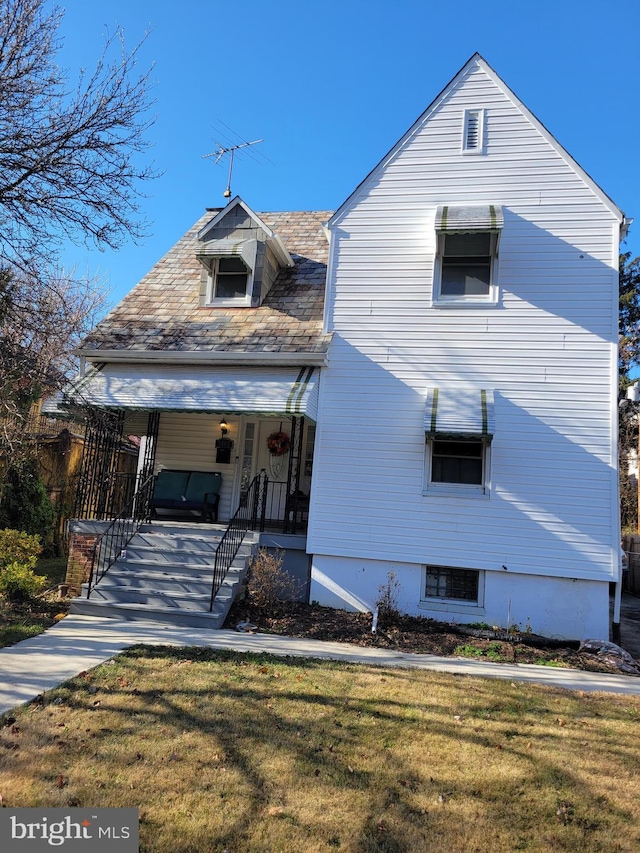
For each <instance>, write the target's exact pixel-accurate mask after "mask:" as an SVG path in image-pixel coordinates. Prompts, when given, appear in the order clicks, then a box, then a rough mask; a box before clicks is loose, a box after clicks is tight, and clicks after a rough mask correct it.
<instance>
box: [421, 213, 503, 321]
mask: <svg viewBox="0 0 640 853" xmlns="http://www.w3.org/2000/svg"><path fill="white" fill-rule="evenodd" d="M503 222H504V220H503V214H502V208H501V207H500V206H499V205H494V204H488V205H482V206H473V207H472V206H470V207H449V206H448V205H442V206H441V207H438V209H437V211H436V219H435V228H436V238H437V253H436V263H435V273H434V282H433V304H434V305H445V306H451V305H487V304H489V305H495V304H497V300H498V287H497V279H498V241H499V237H500V233H501V231H502V227H503Z"/></svg>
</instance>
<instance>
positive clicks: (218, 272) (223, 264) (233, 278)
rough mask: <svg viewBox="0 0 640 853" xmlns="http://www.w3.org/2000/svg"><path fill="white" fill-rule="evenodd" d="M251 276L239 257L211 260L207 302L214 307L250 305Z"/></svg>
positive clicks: (230, 256)
mask: <svg viewBox="0 0 640 853" xmlns="http://www.w3.org/2000/svg"><path fill="white" fill-rule="evenodd" d="M252 281H253V274H252V272H251V270H250V269H249V268H248V267H247V265H246V264H245V262H244V260H243V259H242V258H241V257H240V255H229V256H224V257H215V258H211V264H210V267H209V273H208V287H207V302H208V303H209V304H215V305H250V304H251V284H252Z"/></svg>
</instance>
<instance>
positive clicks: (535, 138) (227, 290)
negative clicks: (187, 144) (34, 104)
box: [69, 54, 627, 637]
mask: <svg viewBox="0 0 640 853" xmlns="http://www.w3.org/2000/svg"><path fill="white" fill-rule="evenodd" d="M327 220H328V226H327V227H326V228H325V227H324V223H327ZM626 225H627V223H626V220H625V218H624V216H623V214H622V213H621V212H620V210H619V209H618V208H617V207H616V205H615V204H614V203H613V202H612V201H611V200H610V199H609V198H608V197H607V195H606V194H605V193H604V192H603V191H602V190H601V189H600V188H599V187H598V186H597V185H596V184H595V183H594V181H593V180H592V179H591V178H590V177H589V176H588V175H587V174H586V173H585V172H584V171H583V170H582V169H581V168H580V166H578V164H577V163H576V162H575V161H574V160H573V159H572V158H571V156H570V155H569V154H568V153H567V152H566V151H565V150H564V149H563V148H562V147H561V146H560V145H559V143H558V142H556V140H555V139H554V138H553V137H552V136H551V135H550V134H549V132H548V131H547V130H546V129H545V128H544V127H543V126H542V125H541V124H540V122H539V121H538V120H537V119H536V118H535V117H534V116H533V115H532V114H531V113H530V112H529V111H528V110H527V109H526V107H524V106H523V105H522V103H521V102H520V101H519V100H518V98H517V97H516V96H515V95H514V94H513V92H511V90H510V89H509V88H508V87H507V86H506V84H505V83H504V82H503V81H502V80H501V79H500V78H499V77H498V76H497V75H496V73H495V72H494V71H493V70H492V69H491V68H490V67H489V66H488V65H487V63H486V62H485V61H484V60H483V59H482V58H481V57H480V56H478V55H477V54H476V55H475V56H473V57H472V58H471V59H470V60H469V62H468V63H467V64H466V65H465V66H464V67H463V68H462V70H461V71H460V72H459V73H458V74H457V75H456V77H455V78H454V79H453V80H452V81H451V83H450V84H449V85H448V86H447V87H446V88H445V89H444V90H443V92H441V94H440V95H438V97H437V98H436V100H435V101H434V102H433V103H432V104H431V106H430V107H429V108H428V109H427V110H426V112H425V113H424V114H423V115H422V116H421V117H420V118H419V119H418V121H417V122H416V123H415V124H414V125H413V127H412V128H411V129H410V130H409V131H408V132H407V133H406V134H405V136H404V137H403V138H402V139H401V140H400V141H399V142H398V143H397V145H396V146H395V147H394V148H393V149H392V150H391V151H390V152H389V154H388V155H387V156H386V157H385V158H384V159H383V160H382V161H381V163H380V164H379V165H378V166H377V167H376V168H375V169H374V170H373V171H372V172H371V174H370V175H369V176H368V177H367V178H366V179H365V180H364V181H363V182H362V183H361V184H360V186H359V187H358V188H357V189H356V190H355V192H354V193H353V195H351V196H350V197H349V198H348V199H347V201H346V202H345V203H344V204H343V205H342V207H340V209H339V210H338V211H337V212H336V213H335V214H333V216H331V214H330V213H328V212H319V213H270V214H267V213H259V214H256V213H254V212H253V211H252V210H251V209H250V208H249V207H248V206H247V205H246V204H245V203H244V202H243V201H242V200H241V199H239V198H236V199H234V200H233V201H231V202H230V203H229V205H228V206H227V207H226V208H224V209H223V210H221V211H217V210H216V211H209V212H208V213H207V214H206V215H205V216H203V217H202V218H201V219H200V221H199V222H198V223H197V224H196V226H195V227H194V228H193V229H192V230H191V231H189V232H188V234H187V235H186V236H185V237H184V238H183V239H182V240H181V241H180V242H179V243H178V244H177V245H176V246H175V247H174V248H173V249H172V250H171V251H170V252H169V253H168V255H167V256H166V257H165V258H163V259H162V260H161V261H160V262H159V263H158V264H157V265H156V267H154V268H153V270H151V272H150V273H149V274H148V275H147V276H146V277H145V278H144V279H143V280H142V281H141V282H140V283H139V284H138V285H137V286H136V287H135V288H134V290H133V291H132V292H131V293H130V294H129V295H128V296H127V297H126V298H125V299H124V300H123V302H122V303H121V304H120V305H119V306H118V307H117V308H116V309H115V310H114V311H113V312H112V313H111V314H110V315H109V316H108V317H107V318H106V319H105V320H104V321H103V322H102V323H101V324H100V325H99V326H98V327H97V329H96V330H95V331H94V332H93V333H92V334H91V335H90V336H89V338H88V339H87V340H86V342H85V344H84V347H83V352H82V355H83V356H84V358H85V359H86V361H87V362H88V363H89V366H88V369H87V371H86V373H85V376H84V377H83V378H81V379H79V380H78V381H77V382H76V383H75V391H73V392H69V396H71V397H74V396H75V397H76V398H80V399H83V400H85V401H87V402H88V403H89V404H90V405H93V406H97V407H104V408H107V409H113V410H116V411H119V412H121V413H124V414H121V415H120V416H119V417H120V418H121V420H122V421H123V423H122V427H123V428H124V430H125V431H126V432H127V433H134V434H137V435H140V436H142V438H143V440H142V446H143V448H145V446H146V447H147V450H146V451H145V454H146V455H145V459H146V462H145V463H144V464H146V465H147V469H149V465H151V468H152V469H153V470H155V471H157V470H160V469H161V468H183V469H196V470H206V471H213V470H217V471H220V472H221V473H222V476H223V485H222V498H221V502H220V519H221V520H224V519H228V518H229V517H230V516H231V515H232V514H233V512H234V510H235V508H236V507H237V506H238V503H239V501H240V496H241V494H242V492H243V490H244V489H245V488H246V486H247V484H248V482H249V481H250V479H251V478H252V477H253V476H254V475H255V474H256V472H258V471H259V470H260V469H261V468H265V469H266V470H267V472H268V473H269V476H270V478H271V480H272V481H276V482H284V483H285V486H284V487H283V489H284V491H283V493H282V494H280V495H278V494H275V493H273V494H272V495H271V498H270V500H271V502H272V505H271V509H270V512H269V515H270V516H271V517H272V518H276V517H278V518H281V519H283V520H284V524H285V527H286V525H287V523H288V521H290V520H291V514H290V513H289V509H290V507H289V504H288V501H289V499H290V497H291V495H292V494H294V493H295V494H296V495H300V496H301V499H302V500H303V502H304V501H306V503H304V506H303V510H304V511H303V512H301V513H299V514H298V513H296V514H295V515H296V518H298V517H299V518H300V519H303V520H304V521H303V523H306V521H307V516H306V513H307V510H308V531H307V539H306V551H307V553H308V554H309V555H310V563H311V569H310V571H311V580H310V590H309V600H310V601H314V600H315V601H318V602H319V603H320V604H328V605H332V606H337V607H347V608H358V609H365V610H370V609H373V608H374V607H375V603H376V600H377V599H378V598H379V596H380V587H381V586H384V585H386V584H388V583H389V581H390V579H391V580H392V581H393V580H394V579H395V582H397V587H395V583H394V584H393V586H394V587H395V588H396V589H397V593H398V605H399V607H400V609H401V610H403V611H405V612H408V613H413V614H422V615H424V616H429V617H434V618H437V619H443V620H447V621H457V622H488V623H489V624H491V625H493V624H499V625H502V626H506V625H507V624H513V623H518V624H519V625H520V626H521V627H522V628H525V627H526V626H527V625H530V627H531V629H532V630H533V631H535V632H537V633H542V634H547V635H556V636H563V637H584V636H586V635H596V636H600V637H602V636H604V637H606V636H607V634H608V602H609V583H610V582H611V581H615V580H617V577H618V571H617V570H618V553H619V517H618V500H617V469H616V466H617V448H616V408H617V374H616V371H617V359H616V340H617V269H618V246H619V240H620V237H621V232H622V233H624V229H625V227H626ZM327 251H328V260H327ZM325 265H326V266H325ZM325 278H326V296H325ZM157 413H160V415H159V419H158V415H157ZM221 418H224V422H225V424H226V426H224V427H223V429H224V428H227V429H228V430H229V432H228V433H226V434H224V435H221V433H220V431H219V423H220V420H221ZM274 432H285V433H286V434H287V435H288V436H290V439H291V445H292V446H291V448H290V450H289V452H288V453H287V454H285V455H284V456H283V457H274V456H272V455H270V453H269V451H268V448H267V437H268V436H269V435H270V434H272V433H274ZM145 436H148V437H147V438H145ZM219 436H221V437H223V438H230V439H231V440H232V441H233V442H234V445H233V448H232V450H231V455H230V457H229V461H228V462H216V457H217V451H216V448H215V443H216V439H217V438H218V437H219ZM149 448H151V449H149ZM142 456H143V454H142V453H141V459H142ZM218 458H220V457H218ZM222 458H223V457H222ZM142 464H143V463H142V461H141V466H142ZM283 465H284V466H285V467H286V469H287V470H286V473H285V471H284V470H283V468H282V466H283ZM309 495H310V503H309V502H308V496H309ZM390 573H393V574H392V575H391V574H390Z"/></svg>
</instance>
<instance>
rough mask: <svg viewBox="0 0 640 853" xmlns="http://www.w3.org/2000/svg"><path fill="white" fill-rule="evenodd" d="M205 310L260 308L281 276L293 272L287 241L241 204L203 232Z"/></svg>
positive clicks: (200, 234) (221, 214) (232, 206)
mask: <svg viewBox="0 0 640 853" xmlns="http://www.w3.org/2000/svg"><path fill="white" fill-rule="evenodd" d="M196 257H197V259H198V260H199V261H200V263H201V264H202V274H201V277H200V305H201V306H202V307H203V308H227V307H228V308H242V307H245V308H258V307H259V306H260V305H261V304H262V302H263V300H264V299H265V297H266V295H267V294H268V293H269V291H270V290H271V288H272V287H273V285H274V283H275V281H276V278H277V277H278V275H279V273H280V270H281V269H283V268H285V267H291V266H293V259H292V258H291V255H290V254H289V253H288V252H287V250H286V248H285V247H284V244H283V242H282V240H281V239H280V238H279V237H278V235H277V234H275V233H274V232H273V231H272V230H271V229H270V228H268V227H267V226H266V225H265V224H264V222H263V221H262V220H261V219H260V218H259V217H258V216H257V215H256V214H255V213H254V212H253V211H252V210H251V208H249V207H248V206H247V205H246V204H245V203H244V202H243V201H242V199H240V198H235V199H233V201H230V202H229V204H228V205H227V207H225V208H224V209H223V210H221V211H219V212H218V213H217V214H216V215H215V216H214V217H213V219H212V220H211V222H209V223H208V224H207V225H206V226H205V227H204V228H202V229H201V230H200V231H199V232H198V242H197V248H196Z"/></svg>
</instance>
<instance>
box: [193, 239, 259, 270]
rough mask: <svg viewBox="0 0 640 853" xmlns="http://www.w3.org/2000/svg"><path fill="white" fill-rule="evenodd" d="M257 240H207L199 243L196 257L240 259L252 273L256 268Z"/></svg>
mask: <svg viewBox="0 0 640 853" xmlns="http://www.w3.org/2000/svg"><path fill="white" fill-rule="evenodd" d="M257 251H258V242H257V240H209V241H208V242H206V243H204V242H203V243H199V244H198V247H197V249H196V256H197V257H198V258H201V259H205V258H228V257H238V258H242V260H243V261H244V263H245V265H246V266H247V267H248V268H249V269H250V270H251V271H253V270H254V269H255V266H256V253H257Z"/></svg>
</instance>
